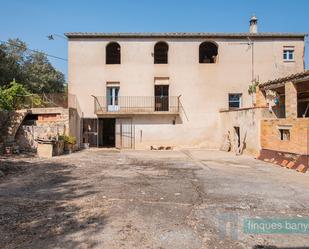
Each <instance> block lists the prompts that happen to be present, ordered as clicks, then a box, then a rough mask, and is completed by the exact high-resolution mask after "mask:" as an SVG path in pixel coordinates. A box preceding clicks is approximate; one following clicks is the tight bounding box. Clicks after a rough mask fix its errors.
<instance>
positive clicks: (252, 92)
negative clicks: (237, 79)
mask: <svg viewBox="0 0 309 249" xmlns="http://www.w3.org/2000/svg"><path fill="white" fill-rule="evenodd" d="M258 85H259V81H258V80H253V81H252V82H251V85H249V88H248V93H249V95H251V98H252V105H253V106H255V104H256V103H255V101H256V99H255V94H256V88H257V86H258Z"/></svg>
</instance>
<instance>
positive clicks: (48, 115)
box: [16, 108, 69, 151]
mask: <svg viewBox="0 0 309 249" xmlns="http://www.w3.org/2000/svg"><path fill="white" fill-rule="evenodd" d="M31 113H32V114H34V115H37V120H36V121H34V123H33V124H32V125H29V124H27V119H25V121H24V122H23V123H22V125H21V126H20V128H19V130H18V132H17V134H16V141H17V144H18V145H19V146H20V149H21V150H27V151H29V150H31V151H34V150H36V148H37V142H36V139H37V138H39V137H40V138H49V137H56V136H57V135H63V134H65V135H69V109H64V108H35V109H32V110H31Z"/></svg>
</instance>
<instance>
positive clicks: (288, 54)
mask: <svg viewBox="0 0 309 249" xmlns="http://www.w3.org/2000/svg"><path fill="white" fill-rule="evenodd" d="M283 60H284V61H294V48H292V47H290V48H284V49H283Z"/></svg>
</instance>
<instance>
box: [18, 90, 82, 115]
mask: <svg viewBox="0 0 309 249" xmlns="http://www.w3.org/2000/svg"><path fill="white" fill-rule="evenodd" d="M14 101H15V104H14V106H15V109H17V110H20V109H31V108H50V107H62V108H74V109H76V110H77V112H78V113H79V114H80V113H81V109H80V106H79V103H78V100H77V97H76V95H73V94H67V93H44V94H30V95H20V96H17V98H16V99H15V100H14Z"/></svg>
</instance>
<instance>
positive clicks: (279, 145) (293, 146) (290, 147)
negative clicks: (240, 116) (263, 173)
mask: <svg viewBox="0 0 309 249" xmlns="http://www.w3.org/2000/svg"><path fill="white" fill-rule="evenodd" d="M282 127H284V128H287V129H289V130H290V140H287V141H282V140H280V132H279V128H282ZM308 132H309V119H308V118H293V119H269V120H261V147H262V149H267V150H274V151H281V152H290V153H295V154H300V155H308V150H309V147H308V144H309V141H308V139H309V137H308Z"/></svg>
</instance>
